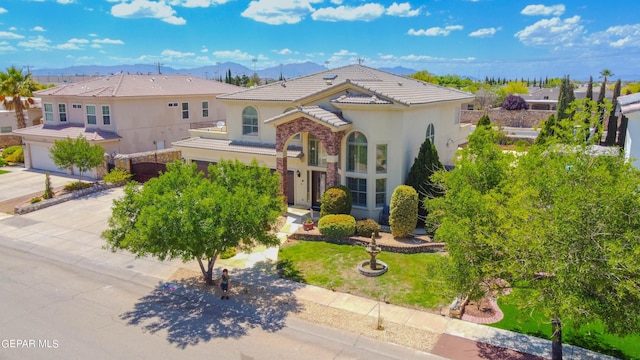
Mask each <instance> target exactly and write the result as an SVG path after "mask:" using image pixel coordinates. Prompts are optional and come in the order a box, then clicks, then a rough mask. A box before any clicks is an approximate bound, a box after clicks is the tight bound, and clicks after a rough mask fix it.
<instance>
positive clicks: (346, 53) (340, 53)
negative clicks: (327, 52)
mask: <svg viewBox="0 0 640 360" xmlns="http://www.w3.org/2000/svg"><path fill="white" fill-rule="evenodd" d="M355 55H358V53H355V52H353V51H349V50H344V49H343V50H340V51H337V52H334V53H333V56H355Z"/></svg>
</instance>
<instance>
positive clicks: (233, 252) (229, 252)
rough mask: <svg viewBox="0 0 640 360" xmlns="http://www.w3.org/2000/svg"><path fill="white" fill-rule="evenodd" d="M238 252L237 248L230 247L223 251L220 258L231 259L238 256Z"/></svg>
mask: <svg viewBox="0 0 640 360" xmlns="http://www.w3.org/2000/svg"><path fill="white" fill-rule="evenodd" d="M236 253H237V252H236V248H234V247H232V248H228V249H227V250H225V251H223V252H222V254H220V259H231V258H232V257H234V256H236Z"/></svg>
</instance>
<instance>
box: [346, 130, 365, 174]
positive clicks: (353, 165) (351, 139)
mask: <svg viewBox="0 0 640 360" xmlns="http://www.w3.org/2000/svg"><path fill="white" fill-rule="evenodd" d="M347 171H351V172H359V173H366V172H367V137H366V136H364V134H363V133H361V132H359V131H354V132H352V133H351V134H349V136H348V137H347Z"/></svg>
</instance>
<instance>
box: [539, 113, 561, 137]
mask: <svg viewBox="0 0 640 360" xmlns="http://www.w3.org/2000/svg"><path fill="white" fill-rule="evenodd" d="M555 133H556V116H555V115H553V114H551V115H549V117H548V118H547V120H546V121H544V122H543V123H542V128H541V129H540V133H538V137H536V141H535V144H544V143H545V142H546V141H547V139H548V138H550V137H553V136H554V135H555Z"/></svg>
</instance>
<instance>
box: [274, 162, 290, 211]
mask: <svg viewBox="0 0 640 360" xmlns="http://www.w3.org/2000/svg"><path fill="white" fill-rule="evenodd" d="M276 170H278V173H280V194H281V195H282V196H284V203H285V204H287V203H288V200H289V199H287V194H288V192H287V175H286V174H287V157H286V155H285V154H284V152H282V151H277V152H276Z"/></svg>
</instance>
